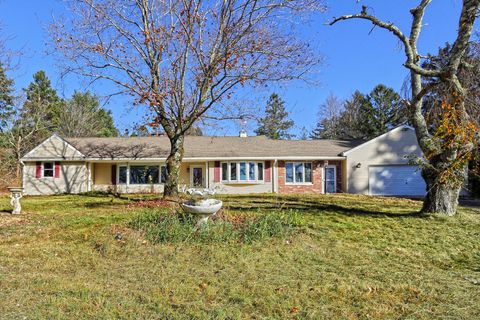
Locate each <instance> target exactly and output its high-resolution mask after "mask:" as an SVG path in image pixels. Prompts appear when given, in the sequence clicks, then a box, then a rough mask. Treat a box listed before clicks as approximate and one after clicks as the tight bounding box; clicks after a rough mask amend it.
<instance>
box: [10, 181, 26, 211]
mask: <svg viewBox="0 0 480 320" xmlns="http://www.w3.org/2000/svg"><path fill="white" fill-rule="evenodd" d="M8 190H9V191H10V204H11V205H12V207H13V210H12V214H20V213H22V206H21V205H20V199H21V198H22V197H23V188H21V187H8Z"/></svg>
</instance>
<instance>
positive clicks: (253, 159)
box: [22, 126, 425, 196]
mask: <svg viewBox="0 0 480 320" xmlns="http://www.w3.org/2000/svg"><path fill="white" fill-rule="evenodd" d="M169 147H170V143H169V140H168V139H167V138H166V137H121V138H63V137H60V136H58V135H53V136H51V137H50V138H48V139H47V140H45V141H44V142H42V143H41V144H40V145H38V146H37V147H35V148H34V149H33V150H31V151H30V152H29V153H27V154H26V155H25V156H24V157H23V158H22V163H23V165H24V170H23V186H24V188H25V194H27V195H44V194H58V193H82V192H87V191H97V190H98V191H114V192H119V193H144V192H162V191H163V184H164V182H165V177H166V167H165V160H166V157H167V155H168V152H169ZM184 149H185V153H184V158H183V161H182V164H181V168H180V184H181V185H186V186H191V187H198V188H203V187H204V188H212V187H217V188H218V189H219V192H220V193H231V194H240V193H265V192H275V193H336V192H348V193H358V194H371V195H404V196H422V195H424V194H425V182H424V181H423V179H422V177H421V175H420V171H419V170H418V168H417V167H416V166H412V165H409V158H410V157H411V155H415V156H421V155H422V153H421V151H420V148H419V146H418V144H417V141H416V137H415V132H414V130H413V129H412V128H411V127H409V126H400V127H397V128H395V129H393V130H391V131H389V132H387V133H385V134H383V135H381V136H379V137H377V138H375V139H372V140H370V141H367V142H363V143H362V142H352V141H337V140H270V139H268V138H266V137H265V136H255V137H247V136H245V135H241V136H239V137H205V136H203V137H202V136H200V137H197V136H188V137H186V139H185V148H184Z"/></svg>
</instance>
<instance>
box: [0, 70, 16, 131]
mask: <svg viewBox="0 0 480 320" xmlns="http://www.w3.org/2000/svg"><path fill="white" fill-rule="evenodd" d="M13 90H14V89H13V80H12V79H10V78H8V77H7V75H6V72H5V68H4V67H3V64H2V63H1V62H0V132H3V131H4V130H5V128H6V126H7V121H8V119H9V118H10V116H11V115H12V114H13V112H14V110H13V103H14V97H13Z"/></svg>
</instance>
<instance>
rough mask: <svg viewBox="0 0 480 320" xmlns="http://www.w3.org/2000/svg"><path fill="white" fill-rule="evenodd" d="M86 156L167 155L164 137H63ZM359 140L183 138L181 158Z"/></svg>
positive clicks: (311, 153)
mask: <svg viewBox="0 0 480 320" xmlns="http://www.w3.org/2000/svg"><path fill="white" fill-rule="evenodd" d="M65 140H66V141H67V142H68V143H70V144H71V145H72V146H74V147H75V148H76V149H78V150H79V151H80V152H82V153H83V154H84V155H85V156H86V157H87V158H103V159H114V158H135V159H138V158H166V157H167V156H168V153H169V150H170V142H169V140H168V138H167V137H124V138H65ZM360 143H361V141H340V140H270V139H267V138H266V137H265V136H254V137H207V136H200V137H198V136H188V137H186V138H185V145H184V150H185V153H184V158H203V159H205V158H207V159H208V158H241V157H244V158H249V157H266V158H267V157H268V158H273V157H275V158H277V157H278V158H279V159H281V158H282V157H283V158H286V157H288V158H292V157H312V158H322V157H337V156H340V154H341V153H342V152H344V151H347V150H349V149H351V148H353V147H355V146H357V145H359V144H360Z"/></svg>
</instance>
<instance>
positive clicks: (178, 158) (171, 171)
mask: <svg viewBox="0 0 480 320" xmlns="http://www.w3.org/2000/svg"><path fill="white" fill-rule="evenodd" d="M183 142H184V136H183V135H175V136H174V137H173V138H170V154H169V155H168V157H167V181H166V182H165V188H164V190H163V197H164V198H165V197H176V196H177V195H178V177H179V175H180V164H181V162H182V158H183Z"/></svg>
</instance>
